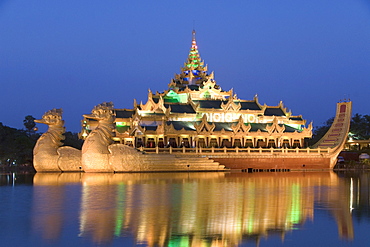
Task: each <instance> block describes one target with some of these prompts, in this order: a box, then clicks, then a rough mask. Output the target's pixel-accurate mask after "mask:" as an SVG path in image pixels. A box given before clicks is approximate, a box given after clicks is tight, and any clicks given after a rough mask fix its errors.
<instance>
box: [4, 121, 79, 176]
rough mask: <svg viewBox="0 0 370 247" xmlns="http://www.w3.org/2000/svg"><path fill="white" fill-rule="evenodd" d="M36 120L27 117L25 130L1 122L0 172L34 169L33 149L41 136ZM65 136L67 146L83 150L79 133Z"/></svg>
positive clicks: (68, 133) (67, 133)
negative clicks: (12, 169) (14, 169)
mask: <svg viewBox="0 0 370 247" xmlns="http://www.w3.org/2000/svg"><path fill="white" fill-rule="evenodd" d="M34 120H35V118H33V117H32V116H30V115H28V116H26V117H25V119H24V120H23V124H24V126H25V130H23V129H16V128H12V127H8V126H5V125H3V123H1V122H0V171H1V170H9V168H17V169H20V170H22V169H23V170H32V169H33V165H32V163H33V148H34V147H35V144H36V142H37V140H38V138H39V137H40V136H41V134H40V133H38V132H37V128H35V126H36V124H35V122H34ZM64 135H65V140H64V145H65V146H72V147H75V148H77V149H81V148H82V144H83V140H81V139H79V138H78V134H77V133H72V132H70V131H68V132H66V133H65V134H64Z"/></svg>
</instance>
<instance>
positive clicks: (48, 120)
mask: <svg viewBox="0 0 370 247" xmlns="http://www.w3.org/2000/svg"><path fill="white" fill-rule="evenodd" d="M62 113H63V110H62V109H55V108H54V109H52V110H50V111H47V112H45V114H44V115H43V116H42V119H36V120H35V122H36V123H42V124H47V125H48V126H49V127H63V125H64V120H62Z"/></svg>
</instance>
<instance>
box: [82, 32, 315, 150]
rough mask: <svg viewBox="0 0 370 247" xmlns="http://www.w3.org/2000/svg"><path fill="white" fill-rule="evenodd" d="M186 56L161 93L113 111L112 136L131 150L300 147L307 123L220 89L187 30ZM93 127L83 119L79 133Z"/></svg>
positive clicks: (308, 134) (280, 107)
mask: <svg viewBox="0 0 370 247" xmlns="http://www.w3.org/2000/svg"><path fill="white" fill-rule="evenodd" d="M192 35H193V36H192V45H191V48H190V52H189V56H188V58H187V60H186V62H185V64H184V67H183V68H181V72H180V74H175V77H174V78H173V79H172V80H171V82H170V83H169V84H168V89H167V90H166V91H164V92H161V93H160V92H156V93H153V92H151V91H150V90H149V93H148V99H147V102H146V103H140V104H138V103H136V100H135V102H134V107H133V109H115V114H116V120H115V124H116V136H115V137H114V140H115V141H116V142H119V143H123V144H128V145H131V146H134V147H136V148H139V147H143V148H155V147H157V148H165V147H170V146H171V147H172V148H179V147H185V148H211V147H213V148H224V147H226V148H235V147H239V148H246V147H251V148H256V147H257V148H258V147H262V148H280V147H285V148H297V147H298V148H303V147H306V146H307V145H306V141H305V140H306V139H308V138H310V137H311V136H312V124H309V125H308V126H306V121H305V120H304V119H303V118H302V116H295V115H292V113H291V112H290V111H287V109H286V108H285V107H284V106H283V103H282V102H280V103H279V104H278V105H277V106H267V105H265V104H264V105H262V104H260V103H259V101H258V97H257V96H255V97H254V98H253V99H252V100H242V99H240V98H238V97H237V95H236V94H234V92H233V90H232V89H231V90H229V91H224V90H223V89H222V88H221V87H220V86H219V85H218V84H217V83H216V81H215V79H214V74H213V72H212V73H210V74H208V72H207V66H206V65H204V62H203V61H202V59H201V57H200V55H199V51H198V47H197V44H196V39H195V31H193V33H192ZM96 125H97V122H96V121H94V120H93V119H89V118H86V117H85V118H84V120H83V128H82V132H81V137H82V138H84V137H86V136H87V135H88V134H89V132H91V131H92V130H93V129H94V128H95V127H96Z"/></svg>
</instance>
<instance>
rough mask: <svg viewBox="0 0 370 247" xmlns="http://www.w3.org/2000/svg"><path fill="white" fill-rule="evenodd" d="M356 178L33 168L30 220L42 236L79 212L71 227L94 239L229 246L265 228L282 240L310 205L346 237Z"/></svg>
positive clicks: (255, 238)
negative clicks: (327, 214)
mask: <svg viewBox="0 0 370 247" xmlns="http://www.w3.org/2000/svg"><path fill="white" fill-rule="evenodd" d="M356 182H357V181H354V179H353V178H351V179H341V178H340V176H338V175H336V174H335V173H333V172H321V173H320V172H317V173H315V172H308V173H304V172H290V173H252V174H248V173H132V174H110V173H107V174H92V173H91V174H85V173H60V174H52V173H50V174H43V173H37V174H36V175H35V176H34V190H35V193H34V198H33V200H34V201H33V224H34V228H35V229H37V231H38V232H41V234H42V237H43V238H44V239H58V238H60V235H61V232H62V231H63V228H65V227H66V225H68V224H71V222H76V221H77V220H78V229H76V231H77V232H75V233H73V234H75V235H78V236H80V237H81V238H85V239H90V240H92V241H93V242H94V243H110V242H112V241H113V240H114V238H122V237H126V236H132V237H133V238H134V241H135V243H136V244H145V245H148V246H172V245H175V246H177V245H184V246H203V245H207V246H218V245H222V246H235V245H239V244H240V243H242V242H246V241H252V242H255V243H258V242H259V241H260V239H261V237H264V238H268V237H270V236H278V237H279V238H281V239H282V241H284V238H285V235H286V233H287V232H291V231H292V230H294V229H297V228H299V227H300V226H301V225H303V224H304V223H305V222H306V221H312V220H313V218H314V209H315V206H316V207H320V208H323V209H327V210H328V212H330V213H331V214H332V215H333V216H334V217H335V219H336V223H337V226H338V234H339V236H340V237H341V238H344V239H348V240H351V239H352V238H353V237H354V233H353V223H352V217H351V210H353V208H354V207H355V204H358V203H359V198H360V195H359V194H358V192H355V189H354V188H355V186H354V185H355V184H356ZM70 185H78V186H77V187H76V186H72V187H71V186H70ZM68 186H70V187H68ZM357 187H358V186H357ZM73 193H74V195H75V196H74V197H73ZM367 196H368V195H367ZM68 207H69V208H70V209H71V211H68V210H67V211H66V210H65V209H66V208H68ZM73 208H74V209H75V211H76V214H77V215H76V217H73V216H71V212H73ZM76 208H78V210H76Z"/></svg>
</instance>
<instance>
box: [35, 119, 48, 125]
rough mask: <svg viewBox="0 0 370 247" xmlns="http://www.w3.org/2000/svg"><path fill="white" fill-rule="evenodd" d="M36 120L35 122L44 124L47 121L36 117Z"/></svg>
mask: <svg viewBox="0 0 370 247" xmlns="http://www.w3.org/2000/svg"><path fill="white" fill-rule="evenodd" d="M34 122H35V123H42V124H44V123H46V122H45V120H44V119H35V120H34Z"/></svg>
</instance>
